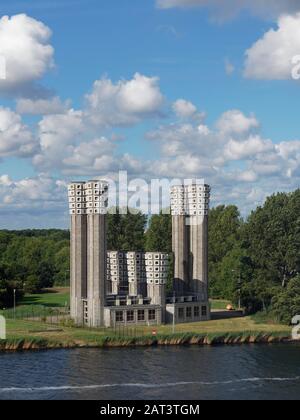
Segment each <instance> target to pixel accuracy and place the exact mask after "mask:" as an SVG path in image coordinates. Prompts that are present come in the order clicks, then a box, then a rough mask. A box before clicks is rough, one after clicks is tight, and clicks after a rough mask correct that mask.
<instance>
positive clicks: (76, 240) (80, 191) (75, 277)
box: [68, 182, 87, 325]
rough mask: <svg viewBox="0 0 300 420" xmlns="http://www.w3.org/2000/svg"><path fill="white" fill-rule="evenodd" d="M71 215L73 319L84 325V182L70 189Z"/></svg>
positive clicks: (85, 274) (85, 237)
mask: <svg viewBox="0 0 300 420" xmlns="http://www.w3.org/2000/svg"><path fill="white" fill-rule="evenodd" d="M68 196H69V208H70V215H71V302H70V303H71V317H72V319H73V320H74V321H75V323H76V324H77V325H82V324H83V320H84V317H85V315H86V314H84V311H85V309H84V305H83V301H84V300H86V299H87V216H86V212H85V197H84V182H81V183H78V182H77V183H73V184H71V185H69V188H68Z"/></svg>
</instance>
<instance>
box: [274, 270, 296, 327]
mask: <svg viewBox="0 0 300 420" xmlns="http://www.w3.org/2000/svg"><path fill="white" fill-rule="evenodd" d="M272 312H273V314H274V315H275V316H276V317H277V318H278V320H279V321H280V322H282V323H284V324H287V325H290V324H291V321H292V319H293V318H294V316H296V315H300V276H297V277H296V278H294V279H292V280H291V281H290V282H289V284H288V286H287V288H286V289H284V290H283V291H282V292H281V293H280V294H279V295H277V296H275V297H274V298H273V300H272Z"/></svg>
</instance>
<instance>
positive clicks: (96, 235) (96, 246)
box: [87, 214, 107, 328]
mask: <svg viewBox="0 0 300 420" xmlns="http://www.w3.org/2000/svg"><path fill="white" fill-rule="evenodd" d="M87 219H88V221H87V259H88V276H87V284H88V287H87V295H88V308H89V324H90V326H91V327H94V328H97V327H103V326H104V306H105V300H106V299H105V298H106V259H107V246H106V229H107V227H106V216H105V215H95V214H91V215H88V216H87Z"/></svg>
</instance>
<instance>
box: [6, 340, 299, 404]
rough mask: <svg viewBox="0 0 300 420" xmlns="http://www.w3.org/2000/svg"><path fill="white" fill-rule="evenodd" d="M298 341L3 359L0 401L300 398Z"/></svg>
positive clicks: (21, 355)
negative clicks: (292, 343)
mask: <svg viewBox="0 0 300 420" xmlns="http://www.w3.org/2000/svg"><path fill="white" fill-rule="evenodd" d="M299 362H300V344H299V345H274V346H265V345H255V346H241V347H240V346H237V347H234V346H224V347H196V346H195V347H168V348H145V349H108V350H86V349H80V350H60V351H46V352H38V353H31V352H28V353H19V354H8V353H6V354H0V399H96V400H103V399H173V400H174V399H176V400H180V399H196V400H199V399H300V363H299Z"/></svg>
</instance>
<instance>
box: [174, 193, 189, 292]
mask: <svg viewBox="0 0 300 420" xmlns="http://www.w3.org/2000/svg"><path fill="white" fill-rule="evenodd" d="M171 212H172V250H173V253H174V256H175V260H174V292H175V293H176V295H177V296H181V295H183V294H184V293H185V292H186V291H187V290H188V287H189V228H188V226H187V223H186V192H185V187H184V186H183V185H180V186H175V187H173V188H172V190H171Z"/></svg>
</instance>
